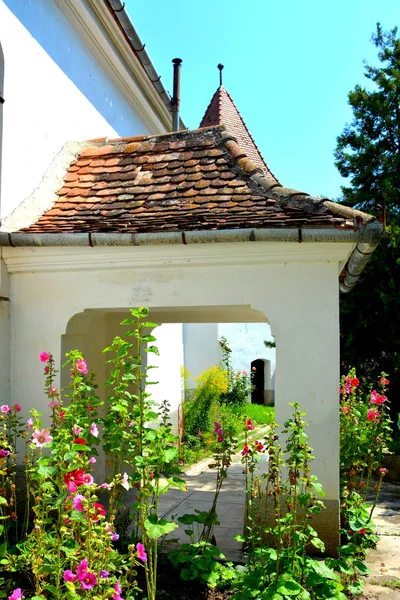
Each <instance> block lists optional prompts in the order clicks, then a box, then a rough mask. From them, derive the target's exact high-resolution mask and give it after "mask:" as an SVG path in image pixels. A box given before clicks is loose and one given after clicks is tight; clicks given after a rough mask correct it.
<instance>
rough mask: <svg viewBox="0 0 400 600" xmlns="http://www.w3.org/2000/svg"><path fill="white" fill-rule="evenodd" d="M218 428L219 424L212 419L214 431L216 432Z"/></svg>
mask: <svg viewBox="0 0 400 600" xmlns="http://www.w3.org/2000/svg"><path fill="white" fill-rule="evenodd" d="M218 429H220V424H219V423H217V421H214V433H218Z"/></svg>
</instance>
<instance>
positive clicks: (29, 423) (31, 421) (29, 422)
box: [26, 418, 33, 429]
mask: <svg viewBox="0 0 400 600" xmlns="http://www.w3.org/2000/svg"><path fill="white" fill-rule="evenodd" d="M31 427H33V419H31V418H29V419H28V420H27V422H26V428H27V429H30V428H31Z"/></svg>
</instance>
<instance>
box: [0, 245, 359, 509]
mask: <svg viewBox="0 0 400 600" xmlns="http://www.w3.org/2000/svg"><path fill="white" fill-rule="evenodd" d="M221 246H224V248H219V250H218V252H219V253H221V252H222V250H223V251H224V252H225V253H226V259H225V262H224V261H223V259H222V257H221V258H219V259H218V260H219V262H216V263H215V264H213V260H214V261H216V249H215V246H213V245H210V246H209V245H206V244H203V245H202V247H201V250H200V249H199V248H196V247H194V248H193V247H180V246H171V247H164V248H163V249H162V253H161V252H160V250H159V249H158V248H156V247H155V248H144V247H135V248H107V253H106V254H105V251H104V250H102V249H101V248H75V249H73V250H71V249H70V248H60V249H51V253H52V255H53V256H58V257H59V259H60V263H59V266H58V267H56V266H55V263H54V262H53V264H52V265H51V267H46V256H47V260H48V259H49V249H45V248H37V249H34V250H33V249H31V250H26V249H24V250H22V249H8V250H7V251H6V252H5V254H6V260H9V265H10V269H11V271H12V274H11V277H10V280H11V284H10V285H11V361H12V362H11V388H12V396H13V398H12V399H13V401H14V402H20V403H21V404H25V405H26V404H28V405H30V404H32V405H33V404H36V403H38V404H39V406H38V408H40V398H41V396H42V393H41V390H42V380H41V369H40V364H38V358H37V357H38V354H39V352H40V351H42V350H43V349H44V348H45V349H48V348H51V349H54V348H55V349H56V352H55V355H56V359H59V354H60V352H59V349H60V337H61V334H62V333H63V332H64V331H65V326H66V323H67V322H68V321H69V319H70V318H71V316H73V315H74V314H76V313H79V312H82V311H83V310H84V309H85V308H101V309H104V308H110V307H111V308H115V307H117V308H119V309H121V310H122V309H123V308H124V307H129V306H140V305H145V306H146V305H147V306H149V307H150V308H153V310H154V311H157V310H158V309H159V307H163V308H164V310H165V314H166V315H168V314H170V317H171V318H170V320H172V322H175V323H176V322H184V321H185V320H187V318H186V317H187V314H190V313H185V309H184V307H189V308H191V309H192V312H193V313H194V315H195V321H196V322H200V321H201V318H199V315H201V314H202V313H203V316H204V319H203V320H204V322H207V323H209V322H210V321H212V320H213V319H212V315H213V314H215V321H216V322H220V318H219V316H220V313H221V311H226V310H228V309H229V307H230V306H232V305H235V306H236V312H237V314H238V319H237V321H238V322H249V321H251V320H252V319H251V318H249V314H250V313H252V312H253V314H254V315H255V318H254V320H260V319H261V318H262V316H263V315H264V317H265V318H267V319H268V321H269V322H270V323H271V326H272V332H273V334H274V336H275V338H276V343H277V367H276V407H277V408H276V410H277V418H278V422H279V423H281V424H282V423H283V422H284V420H285V419H286V418H287V417H288V416H289V415H290V414H291V407H289V405H288V403H289V402H293V401H298V402H300V404H301V406H302V408H303V409H304V410H305V411H307V413H308V417H307V418H308V421H309V423H310V429H309V433H310V437H311V444H312V446H313V447H314V448H315V449H316V455H317V460H316V461H315V469H314V470H315V472H316V474H317V475H318V476H319V477H320V479H321V481H322V483H323V485H324V486H325V489H326V492H327V497H328V498H338V484H339V482H338V451H339V429H338V427H339V425H338V419H339V414H338V399H337V386H338V380H339V314H338V271H339V263H340V260H342V258H343V257H344V254H345V253H347V252H348V250H349V248H348V247H347V246H346V245H342V247H339V245H337V244H336V245H332V248H333V250H332V253H335V252H336V254H337V253H338V252H339V250H342V248H343V257H342V258H340V259H339V260H337V259H332V260H331V261H329V260H327V261H325V262H322V261H320V257H321V256H322V248H320V247H319V245H318V244H314V245H311V250H310V246H308V247H307V246H306V244H301V245H300V246H299V245H296V256H298V258H300V257H301V256H304V257H305V258H304V261H305V262H303V263H302V262H299V261H297V262H286V263H284V264H283V263H279V264H278V263H267V262H265V264H262V263H261V262H258V263H254V262H252V261H253V260H254V259H253V258H251V261H249V262H247V263H245V258H244V257H245V255H246V252H247V251H248V249H249V248H250V250H249V251H251V252H257V253H259V252H262V251H263V250H262V248H258V246H257V247H255V245H254V244H253V243H252V244H249V245H246V244H240V248H239V250H240V254H238V255H237V261H236V263H235V264H232V263H231V262H230V261H231V260H232V256H233V253H235V252H238V250H237V248H235V244H232V245H229V244H226V245H221ZM225 246H226V247H225ZM271 246H272V245H271ZM314 248H315V257H316V258H315V260H307V259H306V256H307V255H306V253H307V252H311V251H312V252H314ZM268 250H269V252H268V254H267V253H266V254H265V260H266V261H267V260H268V255H270V254H271V252H272V250H273V249H272V248H271V247H268ZM200 253H202V254H201V256H202V258H201V260H199V262H201V264H199V265H197V264H196V263H195V259H194V257H196V256H197V257H198V258H199V257H200ZM22 255H24V256H25V258H24V260H23V261H21V259H19V261H20V262H19V263H18V261H17V262H16V263H15V264H14V266H13V264H12V257H13V256H14V257H18V256H19V257H21V256H22ZM257 255H258V256H260V255H259V254H257ZM156 256H158V259H157V260H156V258H155V257H156ZM335 256H336V255H335ZM29 257H31V258H32V257H33V258H34V260H35V261H36V272H23V271H24V268H27V269H28V270H29V271H32V269H33V267H32V265H31V266H28V263H29ZM41 257H42V258H41ZM85 260H90V261H92V263H91V264H92V268H88V266H86V268H85V266H84V265H85ZM130 260H131V261H134V263H135V265H136V266H133V264H129V261H130ZM239 261H240V262H239ZM223 262H224V264H222V263H223ZM18 264H20V265H25V267H24V266H20V267H18ZM67 265H68V266H67ZM47 268H49V270H47ZM18 271H19V272H18ZM237 281H241V285H240V286H238V285H237ZM196 307H197V308H196ZM240 307H242V308H240ZM195 309H196V311H195ZM165 320H167V319H164V321H165ZM231 320H232V319H231ZM57 348H58V350H57ZM22 372H23V373H24V377H21V376H20V373H22ZM38 399H39V402H38Z"/></svg>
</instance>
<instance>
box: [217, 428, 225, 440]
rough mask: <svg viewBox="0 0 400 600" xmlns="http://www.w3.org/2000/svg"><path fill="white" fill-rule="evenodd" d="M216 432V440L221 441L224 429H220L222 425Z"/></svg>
mask: <svg viewBox="0 0 400 600" xmlns="http://www.w3.org/2000/svg"><path fill="white" fill-rule="evenodd" d="M216 433H217V435H218V438H217V442H223V441H224V430H223V429H222V427H220V428H219V429H218V431H217V432H216Z"/></svg>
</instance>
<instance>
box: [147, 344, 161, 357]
mask: <svg viewBox="0 0 400 600" xmlns="http://www.w3.org/2000/svg"><path fill="white" fill-rule="evenodd" d="M146 352H152V353H153V354H156V355H157V356H160V353H159V351H158V348H157V346H149V347H148V348H146Z"/></svg>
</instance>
